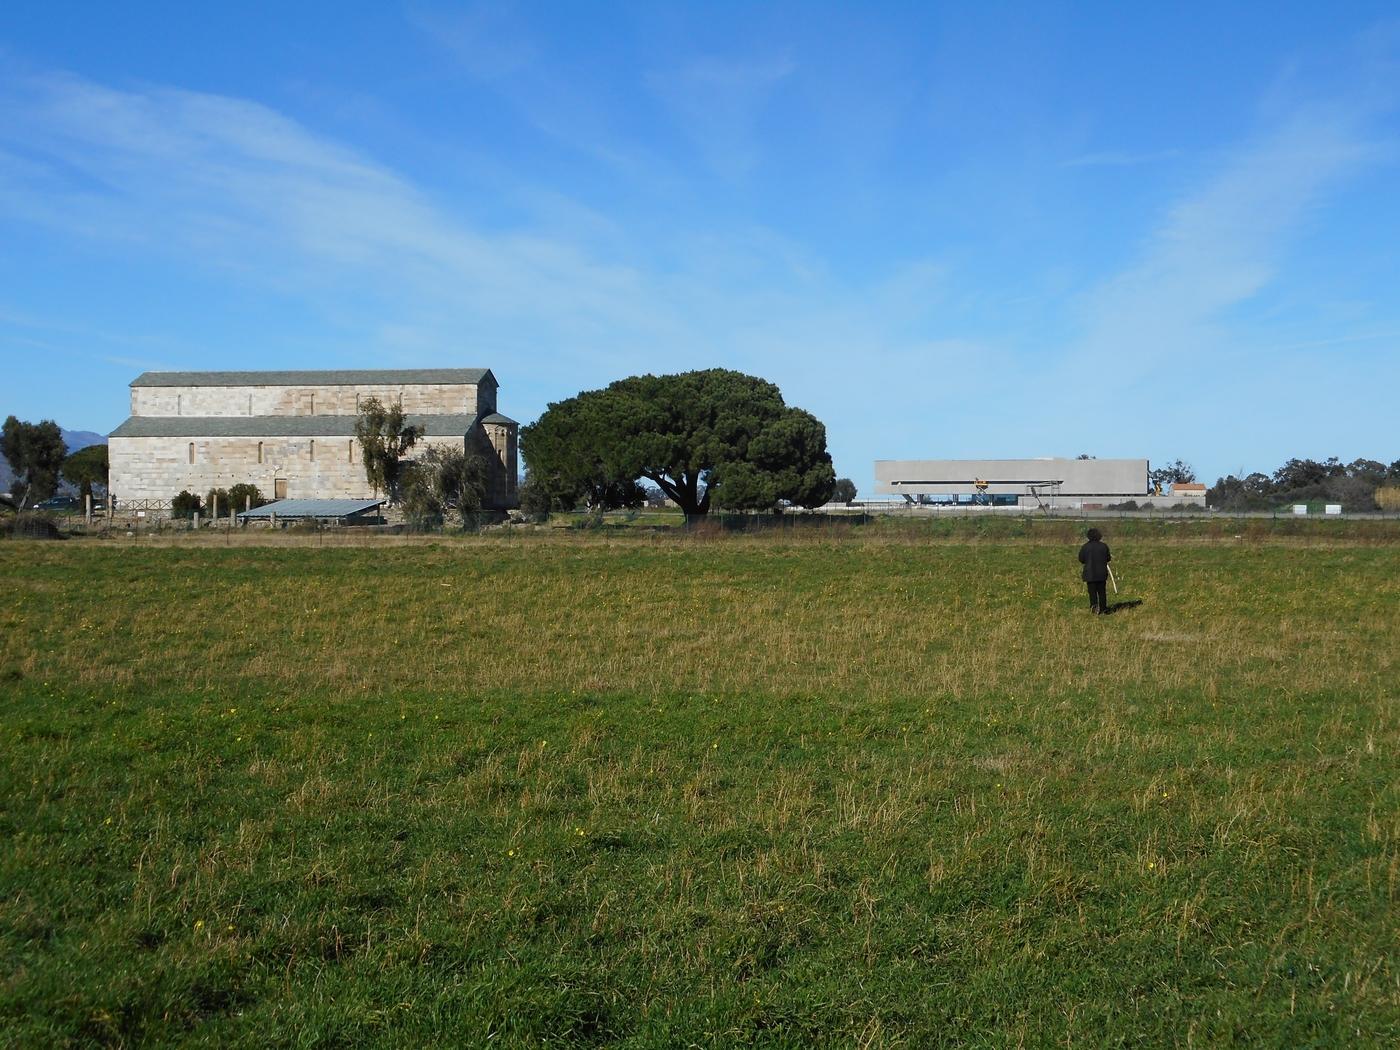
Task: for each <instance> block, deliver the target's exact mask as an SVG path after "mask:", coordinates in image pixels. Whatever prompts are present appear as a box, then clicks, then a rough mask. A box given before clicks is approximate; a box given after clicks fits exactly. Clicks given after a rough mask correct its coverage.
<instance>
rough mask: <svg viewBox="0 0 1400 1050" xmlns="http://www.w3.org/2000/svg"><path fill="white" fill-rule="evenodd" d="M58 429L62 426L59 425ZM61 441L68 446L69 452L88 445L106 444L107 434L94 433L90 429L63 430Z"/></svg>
mask: <svg viewBox="0 0 1400 1050" xmlns="http://www.w3.org/2000/svg"><path fill="white" fill-rule="evenodd" d="M59 430H63V428H62V427H59ZM63 443H64V444H65V445H67V446H68V451H69V452H77V451H78V449H80V448H87V447H88V446H89V445H105V444H107V435H106V434H94V433H93V432H92V431H91V430H63Z"/></svg>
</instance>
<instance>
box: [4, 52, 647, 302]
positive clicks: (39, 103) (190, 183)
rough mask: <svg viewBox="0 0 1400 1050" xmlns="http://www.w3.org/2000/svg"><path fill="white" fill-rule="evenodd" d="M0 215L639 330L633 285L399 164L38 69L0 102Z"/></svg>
mask: <svg viewBox="0 0 1400 1050" xmlns="http://www.w3.org/2000/svg"><path fill="white" fill-rule="evenodd" d="M0 211H7V212H9V213H10V214H11V216H12V217H13V218H15V219H20V220H23V221H27V222H39V223H43V224H47V225H49V226H52V227H57V228H59V229H62V230H64V231H65V232H66V233H68V234H70V235H74V236H80V237H87V238H103V239H109V240H118V241H121V242H124V243H127V244H128V245H130V246H132V248H133V249H139V250H141V251H143V252H148V253H156V254H165V255H167V256H173V257H177V258H184V259H189V260H198V262H199V263H200V264H201V265H203V266H206V267H208V266H215V267H221V268H223V269H225V270H228V271H236V272H238V273H239V274H240V275H241V276H242V277H243V278H244V279H246V280H249V281H255V282H260V283H263V284H265V285H269V286H275V287H281V288H284V289H289V290H290V289H299V290H303V291H315V290H316V289H317V288H318V287H324V286H326V285H335V286H338V287H339V288H341V289H344V288H345V286H346V285H347V284H348V285H350V286H352V287H356V288H358V289H360V290H362V291H363V292H365V293H366V294H370V295H372V296H373V297H374V298H375V299H377V300H379V301H380V302H384V301H393V300H400V301H404V300H406V301H408V302H411V303H413V304H414V305H415V306H417V305H421V303H422V302H423V300H424V299H432V300H434V301H435V302H437V303H439V304H450V305H451V306H453V307H456V308H459V309H470V310H472V311H475V312H479V313H480V314H484V315H492V316H500V315H502V314H505V315H511V314H519V313H525V312H528V311H530V310H532V309H535V308H537V304H538V303H539V302H541V301H542V300H547V301H548V302H550V303H551V304H552V306H553V309H554V310H555V311H556V316H566V315H574V316H577V317H579V318H587V317H594V316H596V317H599V318H600V319H602V320H605V321H606V322H607V323H612V324H619V323H621V324H627V325H628V326H636V325H638V324H641V323H642V322H643V318H642V316H641V315H640V314H639V313H638V311H637V310H636V307H635V305H634V304H635V301H636V292H637V284H638V276H637V274H636V273H635V272H633V271H632V270H630V269H629V268H628V267H626V266H624V265H617V264H608V263H604V262H601V261H599V260H597V259H593V258H590V257H588V255H587V254H586V253H584V252H583V251H581V250H580V249H579V248H578V247H577V246H575V245H573V244H570V243H567V242H562V241H558V240H553V239H551V238H549V237H548V236H544V235H541V234H540V233H538V232H536V231H533V230H530V229H521V230H518V231H513V232H505V233H493V234H490V235H488V234H485V233H483V232H481V231H480V230H477V229H474V228H472V227H471V226H469V225H468V224H466V223H465V222H463V221H461V220H460V219H458V218H456V217H455V216H453V215H451V214H449V213H447V212H445V211H444V210H443V209H442V208H441V207H439V206H437V205H436V204H435V203H434V202H433V201H431V200H430V199H428V198H426V197H425V196H424V195H423V194H422V193H421V192H420V191H418V190H417V189H416V188H415V187H414V186H413V185H412V184H411V183H409V182H408V181H406V180H405V179H404V178H402V177H401V176H400V175H398V174H396V173H394V172H393V171H392V170H390V169H388V168H386V167H384V166H382V165H380V164H377V163H375V162H374V161H372V160H371V159H369V158H366V157H364V156H363V155H361V154H358V153H356V152H355V151H353V150H349V149H346V148H344V147H343V146H341V145H339V144H337V143H335V142H333V141H330V140H327V139H325V138H322V137H319V136H317V135H315V134H313V133H311V132H309V131H307V130H306V129H305V128H304V127H302V126H301V125H299V124H297V123H296V122H294V121H292V120H289V119H287V118H286V117H284V116H282V115H280V114H278V113H277V112H275V111H273V110H271V109H268V108H267V107H265V106H262V105H259V104H257V103H253V102H248V101H244V100H240V99H232V98H224V97H219V96H212V95H206V94H198V93H193V92H187V91H179V90H173V89H167V88H151V89H148V90H144V91H117V90H114V89H111V88H108V87H104V86H101V85H98V84H94V83H92V82H90V81H86V80H81V79H78V78H76V77H72V76H64V75H51V76H40V77H31V78H28V79H25V80H22V81H19V82H18V83H16V84H14V85H13V86H12V87H11V89H10V90H9V91H6V92H4V93H2V94H0Z"/></svg>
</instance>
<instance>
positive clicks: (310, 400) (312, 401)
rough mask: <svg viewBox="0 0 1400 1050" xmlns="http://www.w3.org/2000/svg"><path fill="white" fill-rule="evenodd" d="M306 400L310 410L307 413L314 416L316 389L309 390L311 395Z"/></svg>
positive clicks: (313, 457)
mask: <svg viewBox="0 0 1400 1050" xmlns="http://www.w3.org/2000/svg"><path fill="white" fill-rule="evenodd" d="M308 402H309V404H310V406H311V412H310V413H309V414H310V415H313V416H314V415H315V414H316V391H314V390H313V391H311V396H310V398H308ZM311 444H312V445H315V444H316V442H314V441H313V442H312V443H311ZM311 458H312V459H315V458H316V457H315V456H312V457H311Z"/></svg>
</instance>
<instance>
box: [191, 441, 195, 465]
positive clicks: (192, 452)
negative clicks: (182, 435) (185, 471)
mask: <svg viewBox="0 0 1400 1050" xmlns="http://www.w3.org/2000/svg"><path fill="white" fill-rule="evenodd" d="M190 462H191V463H193V462H194V442H193V441H191V442H190Z"/></svg>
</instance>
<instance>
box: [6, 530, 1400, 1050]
mask: <svg viewBox="0 0 1400 1050" xmlns="http://www.w3.org/2000/svg"><path fill="white" fill-rule="evenodd" d="M1135 524H1136V523H1135ZM1145 524H1152V525H1156V523H1145ZM1206 524H1210V523H1202V526H1201V527H1202V528H1204V526H1205V525H1206ZM997 528H1002V526H1000V525H998V526H997ZM1008 528H1009V526H1008ZM1071 528H1072V525H1070V524H1066V525H1065V526H1064V527H1063V529H1062V530H1060V531H1056V529H1055V528H1051V527H1050V525H1049V524H1046V525H1045V526H1044V527H1043V528H1042V529H1041V530H1040V531H1036V530H1035V528H1034V527H1032V528H1031V531H1030V533H1029V534H1026V533H1015V532H1008V533H1006V534H1001V533H997V534H990V533H989V534H986V535H982V534H961V535H950V536H949V537H947V538H945V539H944V540H943V541H940V542H936V543H929V542H920V541H918V539H917V537H918V536H919V534H917V533H914V532H910V531H907V530H905V531H887V532H881V531H880V530H878V529H877V530H867V531H865V532H855V533H852V534H849V535H846V534H841V535H812V536H802V535H793V536H782V535H780V536H767V537H749V536H737V537H733V536H730V537H718V538H716V537H713V536H705V535H693V536H689V537H685V536H682V537H668V536H657V535H654V534H647V533H642V534H632V535H618V536H613V535H603V536H596V535H587V534H576V533H563V534H559V533H555V534H553V535H549V536H541V537H531V538H527V539H512V538H506V539H486V538H483V539H473V540H464V541H456V542H443V543H438V544H431V545H429V544H419V545H406V546H401V547H394V546H387V545H377V546H365V547H354V548H346V549H337V548H331V547H327V548H325V549H318V548H315V547H311V546H292V545H285V544H281V545H278V544H274V545H271V546H262V547H233V548H230V549H220V548H218V547H214V548H206V547H190V546H182V545H170V546H149V545H137V544H117V543H111V544H104V543H100V542H95V541H86V542H80V541H71V542H68V543H63V544H48V545H42V544H19V543H8V544H0V579H3V580H4V581H5V584H6V586H5V598H4V601H3V605H0V756H3V761H0V843H3V849H0V1043H8V1044H12V1045H17V1046H29V1045H34V1046H49V1045H65V1044H67V1045H91V1044H107V1045H120V1046H135V1045H155V1044H167V1043H171V1044H173V1043H182V1044H183V1043H194V1044H205V1045H221V1046H223V1045H245V1046H268V1045H288V1046H313V1045H315V1046H334V1045H345V1046H349V1045H357V1046H358V1045H372V1044H382V1045H399V1046H413V1045H434V1044H436V1045H482V1044H488V1043H489V1045H505V1046H529V1045H556V1046H567V1045H608V1046H627V1047H640V1046H656V1047H669V1046H678V1045H682V1046H683V1045H702V1046H730V1045H744V1044H749V1045H761V1046H810V1045H827V1046H844V1045H850V1046H910V1047H923V1046H932V1045H986V1046H1007V1045H1017V1044H1025V1045H1034V1046H1040V1045H1087V1046H1140V1045H1182V1044H1189V1045H1260V1046H1318V1047H1322V1046H1342V1045H1359V1046H1391V1045H1395V1043H1396V1042H1397V1040H1400V957H1398V955H1400V953H1398V952H1397V944H1400V940H1397V937H1398V935H1400V920H1398V919H1397V915H1400V910H1398V908H1397V906H1398V905H1400V901H1397V894H1398V893H1400V763H1397V761H1396V747H1397V744H1400V731H1398V730H1397V716H1398V715H1400V702H1398V701H1400V696H1398V695H1397V687H1396V682H1397V658H1396V654H1397V652H1400V615H1397V610H1400V547H1397V546H1395V545H1393V537H1392V541H1391V542H1387V541H1386V537H1385V535H1384V534H1383V533H1380V532H1373V533H1366V534H1364V535H1349V534H1346V533H1309V534H1307V535H1306V536H1301V537H1299V538H1297V539H1293V540H1289V539H1287V538H1286V537H1285V538H1280V539H1276V540H1273V541H1269V542H1253V541H1252V540H1251V538H1250V537H1251V536H1252V535H1254V534H1248V535H1245V534H1243V533H1242V535H1244V538H1243V539H1241V540H1238V541H1236V540H1233V539H1230V538H1218V539H1212V538H1209V537H1207V536H1206V534H1204V533H1201V534H1199V535H1200V537H1201V538H1198V539H1195V540H1192V541H1189V542H1181V541H1180V540H1178V539H1177V538H1176V537H1180V536H1183V535H1188V534H1187V533H1181V532H1172V531H1170V530H1167V529H1166V527H1165V526H1164V527H1163V528H1162V529H1159V530H1158V531H1157V532H1151V531H1149V530H1148V529H1146V528H1144V529H1143V530H1141V531H1140V532H1138V533H1133V532H1131V531H1128V530H1124V531H1123V532H1122V533H1120V532H1119V531H1118V530H1117V528H1116V526H1115V530H1114V535H1110V542H1112V543H1113V547H1114V552H1115V563H1114V565H1115V568H1116V569H1117V570H1118V572H1119V576H1120V583H1121V584H1122V585H1123V588H1124V593H1123V594H1122V595H1121V596H1120V597H1121V598H1122V599H1125V600H1126V599H1133V600H1136V601H1140V602H1141V603H1142V604H1141V605H1138V606H1136V607H1132V608H1125V609H1123V610H1121V611H1119V612H1118V613H1116V614H1115V615H1113V616H1111V617H1106V618H1097V619H1095V618H1091V617H1090V616H1089V615H1088V611H1087V608H1086V605H1087V602H1086V599H1085V597H1084V594H1083V586H1082V584H1080V583H1079V582H1078V574H1077V569H1078V565H1077V563H1076V562H1075V559H1074V547H1073V545H1071V544H1069V543H1068V542H1067V541H1068V540H1069V539H1070V532H1069V531H1065V530H1069V529H1071ZM1061 532H1063V535H1062V534H1061ZM931 534H932V533H931V532H930V533H924V534H923V535H925V536H926V535H931ZM1189 535H1197V534H1194V533H1193V534H1189ZM1115 536H1120V537H1121V538H1118V539H1115ZM1329 537H1330V538H1329Z"/></svg>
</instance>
